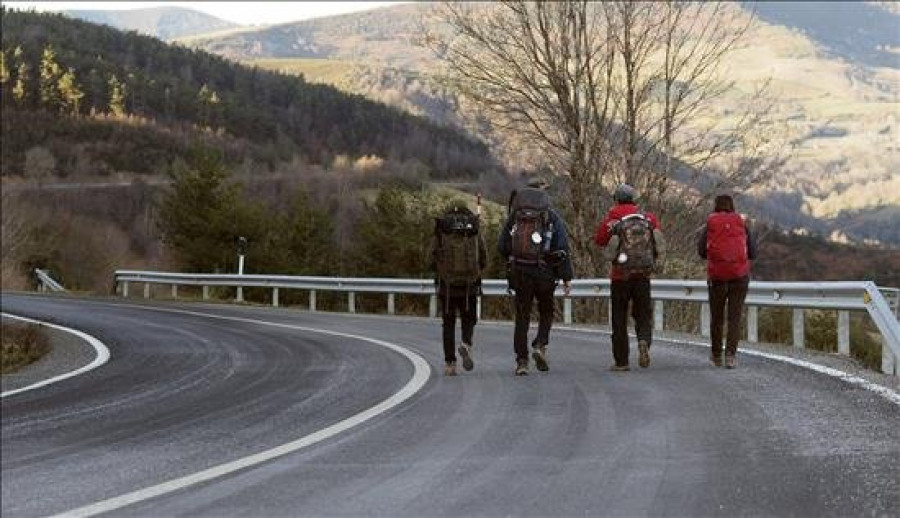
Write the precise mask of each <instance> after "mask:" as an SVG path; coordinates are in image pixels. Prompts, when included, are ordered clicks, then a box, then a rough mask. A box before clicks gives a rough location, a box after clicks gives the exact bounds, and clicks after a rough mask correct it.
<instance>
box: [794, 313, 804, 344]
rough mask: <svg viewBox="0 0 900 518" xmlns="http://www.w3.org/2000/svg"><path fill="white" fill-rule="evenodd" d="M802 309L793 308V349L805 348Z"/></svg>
mask: <svg viewBox="0 0 900 518" xmlns="http://www.w3.org/2000/svg"><path fill="white" fill-rule="evenodd" d="M803 315H804V311H803V308H794V319H793V320H794V325H793V328H794V347H799V348H801V349H802V348H803V347H805V346H806V344H804V341H803Z"/></svg>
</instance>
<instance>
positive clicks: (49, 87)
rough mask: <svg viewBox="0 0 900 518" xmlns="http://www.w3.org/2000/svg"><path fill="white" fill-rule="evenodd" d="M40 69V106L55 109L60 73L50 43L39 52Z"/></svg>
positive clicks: (57, 101) (57, 103)
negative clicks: (41, 52)
mask: <svg viewBox="0 0 900 518" xmlns="http://www.w3.org/2000/svg"><path fill="white" fill-rule="evenodd" d="M40 71H41V80H40V99H41V106H43V107H45V108H50V109H52V110H56V109H58V108H59V106H60V94H59V77H60V75H61V73H60V68H59V64H58V63H57V62H56V52H54V51H53V46H52V45H47V46H46V47H44V52H43V54H41V67H40Z"/></svg>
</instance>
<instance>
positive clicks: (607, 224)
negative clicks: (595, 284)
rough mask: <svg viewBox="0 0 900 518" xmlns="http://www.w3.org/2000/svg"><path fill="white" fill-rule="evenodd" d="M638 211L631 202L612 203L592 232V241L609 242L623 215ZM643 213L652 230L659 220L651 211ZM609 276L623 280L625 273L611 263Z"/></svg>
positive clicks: (603, 244) (598, 242) (601, 243)
mask: <svg viewBox="0 0 900 518" xmlns="http://www.w3.org/2000/svg"><path fill="white" fill-rule="evenodd" d="M638 212H640V209H639V208H638V206H637V205H635V204H633V203H619V204H617V205H614V206H613V207H612V208H611V209H609V212H607V213H606V217H604V218H603V221H602V222H600V226H598V227H597V232H595V233H594V242H595V243H597V244H598V245H599V246H606V245H607V244H608V243H609V239H610V238H611V237H612V228H613V226H614V225H615V224H616V223H617V222H618V221H619V220H620V219H622V218H624V217H625V216H627V215H629V214H635V213H638ZM643 214H644V215H645V216H647V219H649V220H650V224H651V225H652V226H653V229H654V230H656V229H658V228H659V222H658V221H657V220H656V216H654V215H653V213H651V212H644V213H643ZM609 278H610V279H612V280H614V281H623V280H625V273H624V272H623V271H622V269H621V268H619V267H618V266H615V265H613V267H612V268H611V269H610V271H609Z"/></svg>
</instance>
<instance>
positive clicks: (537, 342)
mask: <svg viewBox="0 0 900 518" xmlns="http://www.w3.org/2000/svg"><path fill="white" fill-rule="evenodd" d="M547 187H548V183H547V182H546V181H544V180H540V179H538V180H533V181H532V182H530V183H529V185H528V187H527V188H528V189H539V190H546V188H547ZM522 192H523V191H522V190H520V191H518V193H517V194H515V195H514V196H511V197H510V208H511V209H512V208H513V207H514V206H515V204H516V200H515V196H520V195H522V194H521V193H522ZM547 215H548V223H549V225H548V229H552V230H551V231H550V232H548V233H549V234H551V235H550V238H549V243H548V244H547V246H546V253H544V254H542V255H541V257H540V258H539V259H538V260H537V261H534V262H531V261H523V260H521V259H518V258H516V257H515V256H514V253H513V234H514V228H515V226H516V225H517V223H516V215H515V211H513V210H511V212H510V215H509V218H508V219H507V220H506V224H505V225H504V227H503V229H502V230H501V231H500V236H499V238H498V240H497V249H498V250H499V252H500V256H501V257H504V258H507V269H508V273H507V275H508V279H509V287H510V289H511V290H513V291H514V293H515V304H516V321H515V331H514V334H513V349H514V350H515V355H516V370H515V374H516V376H524V375H527V374H528V369H529V359H528V327H529V325H530V323H531V308H532V305H533V301H534V300H537V305H538V330H537V336H536V337H535V338H534V340H533V341H532V342H531V348H532V358H534V362H535V367H536V368H537V369H538V370H539V371H543V372H546V371H548V370H550V367H549V364H548V363H547V345H548V344H549V342H550V328H551V326H552V325H553V308H554V304H553V294H554V292H555V291H556V287H557V280H559V279H562V281H563V293H565V295H567V296H568V295H569V293H570V292H571V280H572V277H573V276H574V272H573V268H572V260H571V252H570V249H569V237H568V233H567V231H566V224H565V222H564V221H563V219H562V218H561V217H560V216H559V214H557V212H556V211H555V210H554V209H552V208H549V209H548V211H547ZM536 239H543V237H540V238H536Z"/></svg>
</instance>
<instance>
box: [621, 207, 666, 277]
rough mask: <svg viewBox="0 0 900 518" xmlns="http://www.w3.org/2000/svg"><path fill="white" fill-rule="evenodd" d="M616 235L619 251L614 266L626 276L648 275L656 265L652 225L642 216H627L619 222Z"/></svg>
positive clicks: (638, 214)
mask: <svg viewBox="0 0 900 518" xmlns="http://www.w3.org/2000/svg"><path fill="white" fill-rule="evenodd" d="M616 228H617V231H616V235H617V236H618V237H619V249H618V253H617V254H616V259H615V264H616V266H617V267H619V268H620V269H622V270H623V271H625V272H626V273H627V274H645V275H646V274H649V273H651V272H652V271H653V266H654V265H655V264H656V245H655V243H654V241H653V224H652V223H651V222H650V220H649V219H648V218H647V217H646V216H645V215H643V214H640V213H636V214H629V215H627V216H625V217H623V218H622V219H621V220H619V223H618V225H617V227H616Z"/></svg>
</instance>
